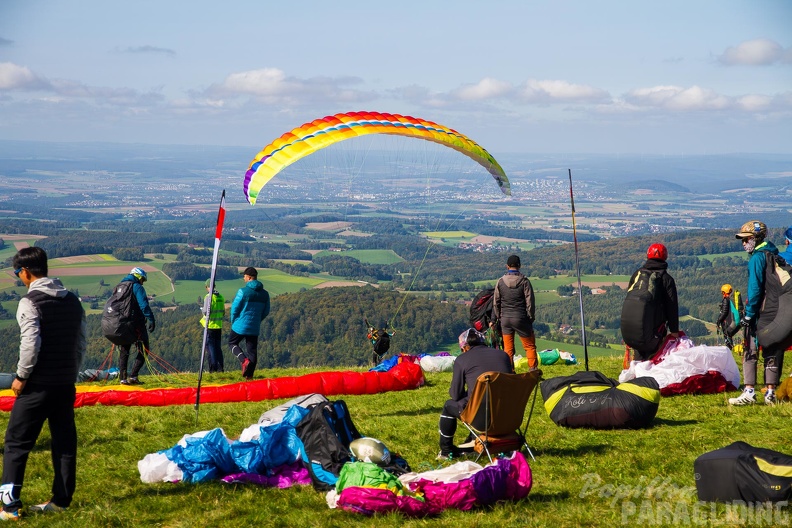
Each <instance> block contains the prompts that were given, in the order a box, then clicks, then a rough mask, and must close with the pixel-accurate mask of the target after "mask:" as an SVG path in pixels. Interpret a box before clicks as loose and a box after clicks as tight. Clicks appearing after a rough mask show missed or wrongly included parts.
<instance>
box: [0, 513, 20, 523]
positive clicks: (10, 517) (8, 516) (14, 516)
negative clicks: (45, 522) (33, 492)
mask: <svg viewBox="0 0 792 528" xmlns="http://www.w3.org/2000/svg"><path fill="white" fill-rule="evenodd" d="M19 517H20V516H19V510H14V511H5V510H0V521H18V520H19Z"/></svg>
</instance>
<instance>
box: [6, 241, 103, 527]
mask: <svg viewBox="0 0 792 528" xmlns="http://www.w3.org/2000/svg"><path fill="white" fill-rule="evenodd" d="M12 262H13V267H14V274H15V275H16V276H17V277H18V278H19V280H21V281H22V283H23V284H24V285H25V286H27V288H28V293H27V295H25V296H24V297H23V298H22V299H21V300H20V301H19V307H18V308H17V322H18V323H19V331H20V343H19V363H18V364H17V371H16V378H15V379H14V382H13V384H12V385H11V389H12V390H13V391H14V394H16V401H15V402H14V406H13V408H12V409H11V416H10V418H9V420H8V427H7V429H6V434H5V452H4V454H3V480H2V486H0V498H2V503H3V509H2V510H1V511H0V520H17V519H19V515H20V510H21V508H22V500H21V498H20V495H21V490H22V484H23V480H24V478H25V466H26V465H27V460H28V455H29V454H30V451H31V450H32V449H33V446H34V445H35V443H36V439H37V438H38V436H39V433H41V428H42V427H43V425H44V422H45V421H47V422H48V423H49V429H50V434H51V436H52V447H51V450H52V465H53V468H54V470H55V478H54V479H53V482H52V497H51V498H50V500H49V501H47V502H45V503H43V504H39V505H37V506H32V507H31V508H30V510H31V511H34V512H60V511H63V510H64V509H65V508H67V507H68V506H69V505H70V504H71V501H72V496H73V495H74V489H75V483H76V477H75V475H76V469H77V428H76V426H75V424H74V399H75V388H74V382H75V380H76V379H77V372H78V370H79V368H80V364H81V363H82V360H83V356H84V355H85V349H86V335H87V333H86V321H85V311H84V310H83V307H82V304H81V303H80V300H79V299H78V298H77V296H76V295H74V294H73V293H71V292H69V291H68V290H66V288H64V287H63V284H61V282H60V280H59V279H50V278H49V277H47V273H48V269H47V254H46V253H45V252H44V250H43V249H41V248H38V247H29V248H24V249H21V250H19V252H18V253H17V254H16V255H14V258H13V261H12Z"/></svg>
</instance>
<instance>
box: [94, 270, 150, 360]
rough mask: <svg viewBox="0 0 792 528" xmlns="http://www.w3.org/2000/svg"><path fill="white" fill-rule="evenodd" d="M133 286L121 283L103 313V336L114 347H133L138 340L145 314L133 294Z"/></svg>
mask: <svg viewBox="0 0 792 528" xmlns="http://www.w3.org/2000/svg"><path fill="white" fill-rule="evenodd" d="M133 284H134V283H133V282H131V281H124V282H121V283H119V284H118V286H116V287H115V289H114V290H113V294H112V295H111V296H110V298H109V299H107V302H106V303H105V306H104V310H103V311H102V334H104V336H105V337H106V338H107V339H109V340H110V342H111V343H113V344H114V345H131V344H132V343H135V342H136V341H137V340H138V329H139V328H140V326H141V324H142V321H141V319H142V317H143V314H142V313H140V307H139V306H138V305H137V300H136V299H135V295H134V293H133V292H132V285H133Z"/></svg>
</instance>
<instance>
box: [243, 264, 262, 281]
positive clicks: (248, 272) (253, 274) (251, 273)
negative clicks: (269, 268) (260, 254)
mask: <svg viewBox="0 0 792 528" xmlns="http://www.w3.org/2000/svg"><path fill="white" fill-rule="evenodd" d="M242 275H248V276H249V277H253V278H254V279H257V278H258V271H256V268H254V267H252V266H248V267H247V268H245V271H243V272H242Z"/></svg>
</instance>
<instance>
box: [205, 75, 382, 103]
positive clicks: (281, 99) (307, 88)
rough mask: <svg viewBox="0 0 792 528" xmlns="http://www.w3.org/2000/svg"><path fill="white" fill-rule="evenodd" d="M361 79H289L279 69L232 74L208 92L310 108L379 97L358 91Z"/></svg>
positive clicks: (215, 97)
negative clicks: (322, 103)
mask: <svg viewBox="0 0 792 528" xmlns="http://www.w3.org/2000/svg"><path fill="white" fill-rule="evenodd" d="M361 84H363V80H362V79H360V78H359V77H350V76H347V77H312V78H309V79H299V78H297V77H289V76H287V75H286V73H285V72H283V70H280V69H278V68H262V69H259V70H249V71H244V72H239V73H232V74H231V75H229V76H227V77H226V78H225V80H224V81H223V82H221V83H219V84H213V85H212V86H210V87H209V89H208V90H207V91H206V94H207V95H208V96H209V97H210V98H212V99H217V98H222V97H239V96H252V97H255V98H257V99H259V100H260V101H262V102H264V103H269V104H291V105H307V104H313V103H316V102H343V103H360V102H365V101H371V100H373V99H376V98H377V95H376V94H375V93H374V92H372V91H364V90H357V89H354V88H351V87H352V86H356V85H361Z"/></svg>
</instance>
